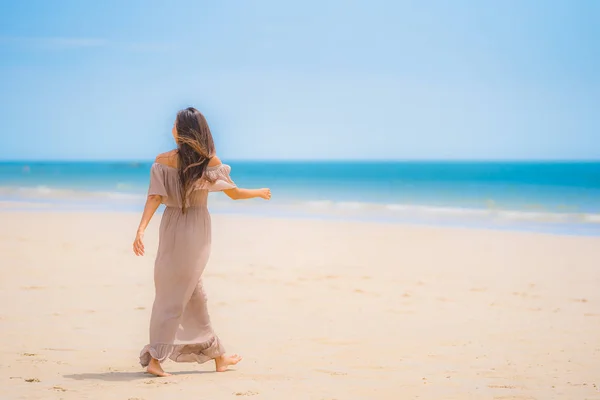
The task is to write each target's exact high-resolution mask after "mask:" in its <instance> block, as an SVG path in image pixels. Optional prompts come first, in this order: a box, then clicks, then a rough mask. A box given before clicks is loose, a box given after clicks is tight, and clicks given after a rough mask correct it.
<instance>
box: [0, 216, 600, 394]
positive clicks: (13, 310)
mask: <svg viewBox="0 0 600 400" xmlns="http://www.w3.org/2000/svg"><path fill="white" fill-rule="evenodd" d="M138 221H139V215H138V214H128V213H76V212H53V211H44V210H40V211H18V212H14V211H7V210H4V211H0V254H1V258H0V304H1V305H0V356H1V357H0V382H1V383H2V391H1V392H0V393H1V394H0V398H2V399H78V400H79V399H95V400H97V399H111V400H117V399H124V400H128V399H129V400H133V399H144V400H151V399H181V400H185V399H194V400H197V399H210V400H220V399H234V398H252V399H283V400H288V399H289V400H293V399H303V400H304V399H316V400H332V399H338V400H344V399H350V400H352V399H394V400H397V399H435V400H449V399H504V400H507V399H515V400H516V399H544V400H546V399H568V400H580V399H600V392H599V386H600V289H599V287H600V238H586V237H568V236H551V235H541V234H528V233H511V232H495V231H483V230H466V229H449V228H447V229H442V228H425V227H409V226H399V225H391V224H389V225H386V224H375V223H372V224H371V223H358V222H334V221H316V220H285V219H267V218H259V217H248V216H246V217H245V216H226V215H215V216H213V231H214V238H213V252H212V256H211V261H210V262H209V266H208V268H207V271H206V273H205V284H206V287H207V292H208V297H209V309H210V310H211V316H212V319H213V323H214V327H215V329H216V330H217V332H218V333H219V335H220V337H221V339H222V340H223V341H224V343H225V345H226V347H227V349H228V350H229V351H231V352H239V353H241V354H242V355H243V356H244V357H245V359H244V361H243V362H242V363H240V364H239V365H238V366H236V368H235V369H234V370H232V371H230V372H226V373H214V372H212V370H213V365H211V364H203V365H197V364H176V363H173V362H167V363H166V364H165V369H166V370H167V371H169V372H173V373H175V375H174V376H173V377H171V378H153V377H150V376H148V375H145V374H144V373H143V370H142V369H141V368H140V366H139V364H138V354H139V351H140V349H141V348H142V347H143V346H144V345H145V344H146V342H147V337H148V331H147V329H148V321H149V316H150V309H151V306H152V300H153V283H152V267H153V261H154V260H153V256H154V254H155V251H156V245H157V231H158V222H159V218H155V219H154V220H153V222H152V223H151V225H150V227H149V229H148V232H147V234H146V248H147V255H146V257H143V258H136V257H135V256H134V255H133V254H132V252H131V241H132V239H133V235H134V233H135V230H136V227H137V223H138Z"/></svg>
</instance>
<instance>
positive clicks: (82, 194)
mask: <svg viewBox="0 0 600 400" xmlns="http://www.w3.org/2000/svg"><path fill="white" fill-rule="evenodd" d="M0 196H2V197H6V198H9V199H12V200H18V199H25V200H31V199H39V200H69V199H73V200H84V199H90V200H93V199H97V200H102V199H112V200H140V199H143V198H145V195H142V194H139V193H126V192H111V191H86V190H76V189H62V188H51V187H48V186H32V187H8V186H4V187H0Z"/></svg>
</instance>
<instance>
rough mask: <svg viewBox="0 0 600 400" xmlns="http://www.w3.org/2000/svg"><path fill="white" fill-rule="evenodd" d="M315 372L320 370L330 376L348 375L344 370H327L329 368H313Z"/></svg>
mask: <svg viewBox="0 0 600 400" xmlns="http://www.w3.org/2000/svg"><path fill="white" fill-rule="evenodd" d="M315 372H321V373H323V374H328V375H331V376H337V375H348V374H347V373H346V372H338V371H329V370H326V369H315Z"/></svg>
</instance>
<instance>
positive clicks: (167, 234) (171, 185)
mask: <svg viewBox="0 0 600 400" xmlns="http://www.w3.org/2000/svg"><path fill="white" fill-rule="evenodd" d="M230 171H231V168H230V167H229V166H228V165H225V164H220V165H217V166H214V167H208V168H207V170H206V171H205V176H208V177H209V178H210V180H211V181H213V183H209V182H208V181H207V180H205V179H201V180H200V181H198V182H196V183H195V184H194V185H193V186H192V191H191V192H190V194H189V195H188V204H189V206H188V208H187V209H186V212H185V214H184V213H182V210H181V196H180V191H179V188H180V181H179V175H178V171H177V169H175V168H172V167H169V166H166V165H163V164H159V163H154V164H153V165H152V168H151V172H150V187H149V189H148V195H160V196H162V203H163V204H165V205H166V208H165V211H164V213H163V216H162V220H161V223H160V231H159V244H158V253H157V255H156V261H155V264H154V287H155V299H154V305H153V307H152V316H151V318H150V343H149V344H148V345H146V346H145V347H144V348H143V350H142V351H141V353H140V364H141V365H142V366H143V367H146V366H147V365H148V363H149V362H150V357H153V358H155V359H157V360H159V361H160V362H163V361H164V360H166V359H167V358H170V359H171V360H173V361H177V362H198V363H203V362H206V361H208V360H211V359H213V358H216V357H218V356H220V355H223V354H224V353H225V349H224V348H223V345H222V344H221V342H220V341H219V338H218V337H217V335H215V333H214V331H213V329H212V326H211V323H210V317H209V315H208V310H207V307H206V294H205V293H204V288H203V286H202V272H203V271H204V268H205V266H206V263H207V261H208V257H209V255H210V246H211V224H210V215H209V213H208V209H207V198H208V193H209V192H213V191H221V190H225V189H232V188H235V187H236V186H235V183H234V182H233V181H232V180H231V178H230V177H229V173H230Z"/></svg>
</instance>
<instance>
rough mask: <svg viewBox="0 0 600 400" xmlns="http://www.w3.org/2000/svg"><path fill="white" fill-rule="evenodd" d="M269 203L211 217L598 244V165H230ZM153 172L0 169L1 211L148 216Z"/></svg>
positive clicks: (97, 165)
mask: <svg viewBox="0 0 600 400" xmlns="http://www.w3.org/2000/svg"><path fill="white" fill-rule="evenodd" d="M229 164H230V165H231V167H232V178H233V179H234V180H235V181H236V183H237V184H238V185H239V186H243V187H270V188H271V189H272V193H273V199H272V201H271V202H269V203H266V202H264V201H261V200H258V199H256V200H252V201H248V202H232V201H230V200H229V199H228V198H226V196H225V195H223V194H217V193H215V194H211V203H210V207H211V209H212V211H213V212H229V213H230V212H240V213H259V214H271V215H284V216H300V217H308V216H315V217H333V218H343V219H366V220H378V221H388V222H404V223H425V224H436V225H454V226H475V227H489V228H507V229H520V230H541V231H549V232H561V233H564V232H567V233H575V234H593V235H600V162H581V163H575V162H560V163H559V162H230V163H229ZM150 165H151V163H150V162H146V163H134V162H0V201H11V202H29V203H31V202H35V203H50V204H52V205H54V206H56V207H59V208H62V209H74V208H78V209H79V208H87V209H102V210H106V209H109V210H141V209H142V207H143V202H144V197H145V192H146V190H147V185H148V177H149V168H150Z"/></svg>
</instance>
